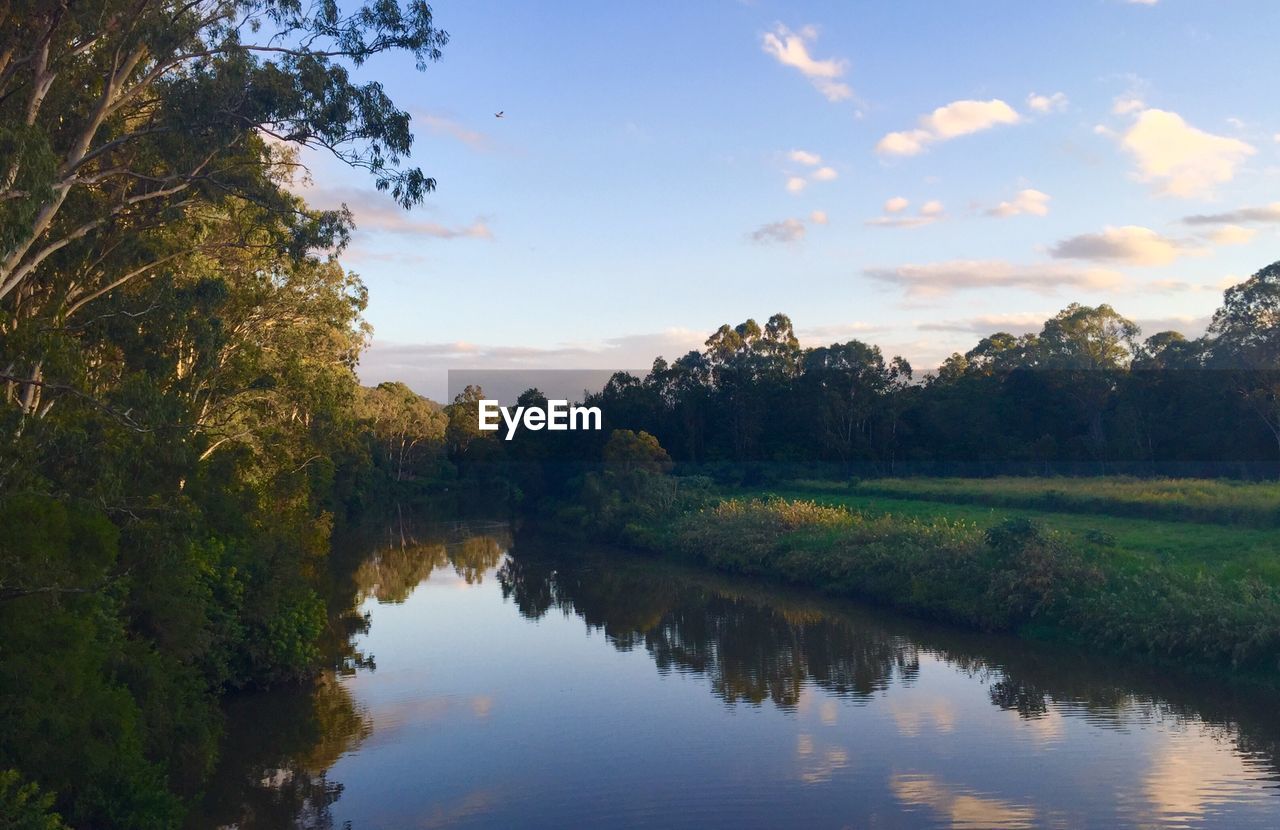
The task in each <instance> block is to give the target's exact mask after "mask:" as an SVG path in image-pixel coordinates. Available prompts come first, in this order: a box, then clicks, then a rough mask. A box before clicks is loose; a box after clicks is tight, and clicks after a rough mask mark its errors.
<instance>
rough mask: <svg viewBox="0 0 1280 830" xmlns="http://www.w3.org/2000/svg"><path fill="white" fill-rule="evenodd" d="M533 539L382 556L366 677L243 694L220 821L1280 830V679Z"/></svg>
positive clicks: (364, 603)
mask: <svg viewBox="0 0 1280 830" xmlns="http://www.w3.org/2000/svg"><path fill="white" fill-rule="evenodd" d="M517 539H518V542H516V543H513V541H512V534H511V532H510V530H509V528H508V527H507V526H505V525H503V524H501V523H494V522H473V523H467V524H459V523H442V524H434V525H420V526H418V527H415V528H413V529H412V530H410V529H408V527H407V526H406V525H405V524H404V523H396V524H395V525H394V526H393V527H392V528H390V529H388V530H384V531H382V532H381V533H380V534H374V536H373V540H372V541H371V542H368V541H367V542H366V543H364V544H363V545H361V546H357V548H356V550H355V552H354V553H352V554H351V555H352V556H353V557H356V559H357V560H358V562H357V561H355V560H353V563H352V568H351V569H350V571H351V575H350V576H349V578H348V579H347V580H346V582H343V583H342V584H341V585H339V586H338V587H339V588H342V587H343V586H345V590H338V591H336V592H335V596H337V597H338V599H336V600H335V607H334V609H333V610H334V612H335V615H334V616H335V621H336V622H335V630H334V640H335V649H338V650H339V651H340V654H341V659H340V660H339V664H340V665H339V668H338V669H336V670H335V671H333V672H332V673H330V674H328V675H326V676H325V677H324V678H322V679H321V682H319V683H318V684H317V685H316V687H315V688H313V689H307V690H297V689H294V690H276V691H270V692H264V693H258V694H254V695H244V696H241V697H239V698H237V699H235V700H233V701H231V703H230V704H229V707H228V708H229V726H228V734H227V737H226V741H225V744H224V753H223V755H224V757H223V762H222V764H221V765H220V767H219V769H218V771H217V773H216V775H215V779H214V783H213V785H212V787H211V788H210V791H209V793H208V796H207V798H206V799H205V803H204V804H203V806H202V809H201V810H200V812H199V813H198V814H197V815H196V816H195V817H194V818H193V821H192V826H193V827H196V828H212V827H238V828H241V829H242V830H249V828H278V827H305V828H330V827H332V828H352V830H375V828H395V830H401V828H433V827H532V828H540V827H546V828H553V827H554V828H562V827H563V828H567V827H575V828H576V827H699V828H702V827H735V828H738V827H806V828H823V827H831V828H841V827H855V828H861V827H877V828H890V827H973V828H994V827H1124V826H1134V827H1267V828H1274V827H1280V774H1278V770H1280V712H1278V711H1277V708H1278V707H1277V706H1276V700H1275V698H1274V697H1273V696H1271V695H1270V694H1267V693H1264V692H1260V691H1259V690H1257V689H1254V688H1248V687H1244V688H1234V687H1232V686H1229V685H1226V684H1222V685H1219V684H1216V683H1208V682H1206V681H1203V680H1194V681H1193V680H1189V679H1187V678H1181V677H1174V676H1170V675H1168V674H1167V673H1164V672H1161V671H1158V670H1155V669H1151V668H1143V667H1135V666H1132V665H1128V664H1126V663H1123V662H1119V661H1114V660H1107V659H1099V658H1096V657H1090V656H1087V655H1083V654H1079V653H1076V652H1074V651H1068V650H1064V649H1060V648H1051V647H1047V646H1042V645H1034V644H1028V643H1025V642H1020V641H1017V640H1014V639H1012V638H1007V637H1001V636H991V635H979V634H974V633H969V632H962V631H956V630H954V629H951V628H947V627H941V626H933V625H928V624H923V623H920V622H917V621H912V620H907V619H904V618H901V617H898V616H896V615H893V614H889V613H886V612H884V611H881V610H878V609H873V608H866V607H863V606H859V605H856V604H853V603H846V602H838V601H831V600H827V599H823V598H820V597H816V596H814V595H812V594H805V593H798V592H791V591H787V590H781V589H775V588H770V587H766V586H762V585H759V584H754V583H750V582H743V581H737V580H732V579H726V578H723V577H719V576H716V575H713V574H708V573H704V572H700V571H696V570H691V569H684V568H681V567H676V566H673V565H669V564H664V563H660V562H653V561H651V560H647V559H642V558H637V557H633V556H630V555H626V554H620V553H617V552H609V551H593V550H587V549H583V548H582V547H581V546H578V545H572V544H565V543H556V542H552V541H548V540H546V539H539V538H537V537H532V536H528V535H527V534H520V535H518V536H517ZM344 611H345V612H346V613H342V612H344Z"/></svg>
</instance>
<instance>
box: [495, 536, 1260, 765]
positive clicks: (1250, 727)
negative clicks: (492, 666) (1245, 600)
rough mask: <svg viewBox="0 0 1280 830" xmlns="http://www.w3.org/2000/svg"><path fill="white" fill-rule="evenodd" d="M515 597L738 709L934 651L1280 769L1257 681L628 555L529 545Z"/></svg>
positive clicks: (1102, 715) (908, 662) (863, 682)
mask: <svg viewBox="0 0 1280 830" xmlns="http://www.w3.org/2000/svg"><path fill="white" fill-rule="evenodd" d="M498 579H499V582H500V584H501V586H502V591H503V595H504V596H505V597H507V598H508V599H510V600H512V601H513V602H514V604H515V605H516V607H517V608H518V609H519V611H520V613H521V614H522V615H524V616H525V617H528V618H530V619H538V618H541V617H542V616H544V615H546V614H547V613H548V612H549V611H550V610H551V609H553V608H554V609H558V610H560V611H563V612H565V613H571V614H576V615H578V616H580V617H582V619H583V621H584V622H585V623H586V624H587V625H588V626H590V627H592V628H595V629H599V630H602V631H604V633H605V634H606V636H607V637H608V639H609V641H610V642H611V643H613V645H614V646H615V647H616V648H618V649H621V650H629V649H632V648H635V647H637V646H638V645H641V644H643V646H644V647H645V648H646V649H647V650H648V652H649V654H650V655H651V656H652V658H653V660H654V663H655V665H656V666H657V668H658V670H659V671H660V672H667V671H671V670H675V671H682V672H695V673H699V674H704V675H706V676H707V677H708V679H709V680H710V684H711V688H712V690H713V692H714V694H716V696H718V697H720V698H721V699H723V700H724V701H726V702H728V703H737V702H748V703H755V704H759V703H762V702H764V701H766V700H768V701H771V702H773V703H774V704H775V705H777V706H780V707H784V708H790V707H793V706H795V705H796V704H797V702H798V701H799V698H800V693H801V690H802V689H803V687H804V686H805V684H806V683H812V684H813V685H814V686H816V687H818V688H821V689H824V690H826V691H827V692H829V693H831V694H833V695H836V696H839V697H842V698H846V699H851V700H854V701H859V700H867V699H869V698H870V697H871V696H872V695H874V694H875V693H877V692H879V691H881V690H884V689H886V688H888V687H889V685H890V684H891V683H893V682H895V681H896V682H902V683H910V682H912V681H914V680H915V678H916V677H917V676H918V674H919V671H920V657H921V655H922V654H923V653H928V654H930V655H933V656H935V657H936V658H938V659H940V660H942V661H944V662H946V663H947V664H949V665H951V666H952V667H954V668H956V669H959V670H960V671H963V672H967V673H969V674H971V675H974V676H976V677H978V678H979V679H981V680H982V681H983V682H985V683H986V684H987V686H988V693H989V696H990V700H991V703H992V704H993V705H995V706H998V707H1000V708H1002V709H1005V710H1008V711H1010V712H1015V713H1017V715H1018V716H1019V717H1021V718H1024V719H1028V720H1035V719H1039V718H1043V717H1046V716H1048V715H1049V714H1050V712H1051V710H1052V709H1053V708H1054V707H1065V708H1066V709H1069V710H1070V711H1073V712H1076V713H1079V714H1080V716H1082V717H1084V718H1085V719H1087V721H1088V722H1089V723H1090V724H1092V725H1094V726H1096V727H1099V728H1108V727H1112V728H1117V729H1124V728H1129V727H1131V726H1132V725H1133V724H1134V723H1136V722H1141V721H1147V720H1151V719H1171V720H1177V721H1184V722H1192V721H1195V722H1200V723H1204V724H1205V725H1206V727H1207V728H1208V729H1209V731H1210V732H1213V733H1216V734H1218V735H1219V737H1220V738H1221V739H1222V740H1224V741H1227V742H1231V743H1233V744H1234V746H1235V748H1236V749H1237V750H1238V751H1239V752H1241V753H1243V754H1247V755H1250V756H1253V757H1260V758H1265V759H1266V760H1267V763H1268V764H1269V766H1270V767H1271V769H1273V770H1280V713H1278V712H1277V710H1276V708H1275V707H1274V706H1273V705H1271V703H1272V701H1273V700H1274V698H1273V697H1272V696H1271V695H1269V694H1266V693H1264V692H1260V690H1259V689H1258V688H1256V687H1250V686H1245V687H1228V686H1224V685H1218V684H1213V683H1211V682H1209V681H1208V679H1203V680H1191V679H1188V678H1187V677H1179V676H1177V675H1173V674H1170V673H1168V672H1166V671H1163V670H1161V669H1159V668H1158V667H1143V666H1135V665H1133V664H1131V663H1127V662H1123V661H1118V660H1117V661H1113V660H1106V659H1103V658H1099V657H1098V656H1097V655H1089V654H1084V653H1077V652H1073V651H1070V650H1066V649H1056V648H1050V647H1047V646H1045V645H1043V644H1034V643H1028V642H1025V641H1018V640H1015V639H1013V638H1006V637H992V636H989V635H983V634H978V633H973V632H966V631H960V630H957V629H953V628H948V627H944V626H935V625H930V624H927V623H920V622H912V621H907V620H902V619H894V622H893V623H892V629H890V627H889V626H888V625H886V623H885V619H886V615H882V614H874V613H872V612H869V611H867V610H865V609H859V608H857V607H856V606H852V605H849V604H846V603H832V602H825V601H823V600H820V599H816V598H806V597H805V596H804V595H800V594H796V593H792V592H786V591H777V590H772V589H769V588H766V587H761V586H759V585H755V584H752V583H748V582H745V581H741V580H732V579H727V578H722V577H719V576H716V575H713V574H707V573H705V572H701V571H696V572H695V571H689V570H685V569H680V568H673V567H670V566H666V565H663V564H661V563H654V562H650V561H645V560H641V559H637V558H635V557H629V556H626V555H623V554H610V555H603V556H602V555H597V554H591V553H586V554H574V555H566V554H564V553H561V552H555V551H552V550H549V549H545V548H542V547H540V546H539V543H538V542H537V541H536V540H525V539H521V541H520V544H519V545H518V546H517V548H516V550H515V551H513V554H512V555H511V556H510V557H508V558H507V559H506V560H505V561H504V562H503V564H502V567H501V568H500V569H499V571H498Z"/></svg>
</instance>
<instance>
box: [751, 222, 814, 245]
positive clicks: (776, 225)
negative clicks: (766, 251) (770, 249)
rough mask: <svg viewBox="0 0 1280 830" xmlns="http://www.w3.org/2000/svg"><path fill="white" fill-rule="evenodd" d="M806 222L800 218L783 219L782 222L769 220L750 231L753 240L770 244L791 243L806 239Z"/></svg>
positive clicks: (762, 243)
mask: <svg viewBox="0 0 1280 830" xmlns="http://www.w3.org/2000/svg"><path fill="white" fill-rule="evenodd" d="M806 230H807V228H805V225H804V222H802V221H801V220H799V219H783V220H782V221H780V222H769V223H767V224H764V225H761V226H760V227H758V228H756V229H755V230H754V231H752V232H751V233H750V238H751V241H752V242H758V243H760V244H761V245H770V244H773V243H775V242H781V243H784V244H790V243H793V242H799V241H800V240H802V239H804V234H805V231H806Z"/></svg>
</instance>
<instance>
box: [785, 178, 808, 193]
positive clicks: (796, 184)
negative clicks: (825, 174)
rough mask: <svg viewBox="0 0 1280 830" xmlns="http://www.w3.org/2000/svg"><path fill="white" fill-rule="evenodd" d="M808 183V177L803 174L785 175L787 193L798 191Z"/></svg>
mask: <svg viewBox="0 0 1280 830" xmlns="http://www.w3.org/2000/svg"><path fill="white" fill-rule="evenodd" d="M808 185H809V181H808V179H806V178H804V177H803V176H789V177H787V192H788V193H799V192H800V191H801V190H804V189H805V188H806V187H808Z"/></svg>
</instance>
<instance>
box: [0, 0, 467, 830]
mask: <svg viewBox="0 0 1280 830" xmlns="http://www.w3.org/2000/svg"><path fill="white" fill-rule="evenodd" d="M0 20H3V25H2V26H0V368H2V369H3V371H0V435H3V441H0V521H3V523H4V526H5V527H6V528H7V530H6V533H5V534H4V537H3V538H2V539H0V630H3V632H4V636H3V638H0V769H10V768H12V769H15V770H17V771H18V773H17V774H18V775H20V776H21V781H23V782H30V783H31V785H35V786H38V787H39V789H40V792H42V793H47V794H50V795H52V796H53V798H54V805H53V806H54V807H55V808H56V810H57V811H58V812H59V813H60V814H61V815H62V816H63V817H64V818H65V820H66V821H67V823H68V824H70V825H72V826H78V827H95V828H160V827H174V826H177V825H179V824H180V823H181V822H182V816H183V813H184V809H185V806H186V805H185V803H184V802H185V797H186V796H188V795H189V794H191V793H193V792H196V791H198V790H199V788H200V786H201V783H202V781H203V780H204V779H205V777H206V776H207V774H208V773H209V769H210V767H211V764H212V761H213V758H214V755H215V752H216V746H217V741H218V736H219V730H220V717H219V712H218V708H217V702H218V696H219V695H220V694H222V693H223V692H226V691H228V690H231V689H239V688H248V687H260V686H268V685H276V684H286V683H295V682H298V681H301V680H306V679H309V678H311V677H313V676H314V675H315V673H316V671H317V670H318V669H319V667H320V648H319V643H320V641H321V639H322V637H324V636H325V629H326V623H327V620H326V614H325V606H324V603H323V602H322V601H321V599H320V588H321V587H322V583H323V576H322V574H323V571H324V567H323V566H324V563H325V557H326V556H327V555H328V550H329V537H330V534H331V531H332V529H333V527H334V525H335V524H336V523H340V522H342V521H344V520H345V519H346V518H347V515H348V514H349V513H350V512H351V511H352V510H353V509H354V508H355V507H356V506H358V505H359V503H360V502H361V501H362V498H363V494H364V493H365V492H366V491H367V490H368V488H369V486H370V480H371V479H372V478H373V476H374V474H375V473H377V472H379V471H381V470H385V469H386V468H387V467H388V466H390V465H389V464H388V463H387V457H386V453H385V452H383V453H380V454H379V455H378V456H375V455H374V454H373V453H372V452H371V450H372V448H373V447H375V446H377V447H380V448H384V449H385V448H386V447H387V446H388V444H389V442H390V441H393V440H394V437H395V436H397V435H404V436H409V437H407V438H406V439H405V441H406V443H407V444H408V445H409V446H410V449H411V450H412V451H411V452H408V451H407V452H405V453H403V456H404V457H397V459H396V463H395V465H394V467H392V470H393V474H394V475H395V476H406V477H407V476H408V475H410V474H411V472H416V470H412V471H411V468H412V467H413V466H414V465H415V464H418V463H419V462H421V461H422V460H423V458H425V457H426V456H428V455H430V454H431V453H430V452H426V451H425V450H423V449H422V447H421V444H422V442H423V441H428V442H432V441H434V442H435V446H434V449H433V450H432V451H431V452H438V450H439V440H440V436H441V434H442V431H443V426H442V423H441V421H440V417H439V416H438V414H434V413H432V414H427V410H429V409H430V407H429V406H428V405H426V404H425V403H423V402H421V401H420V400H419V399H416V398H415V399H414V400H408V399H407V398H406V396H405V395H404V393H403V390H401V389H393V390H382V391H376V390H375V391H370V392H363V391H361V390H360V389H359V386H358V384H357V382H356V378H355V374H354V366H355V364H356V361H357V359H358V356H359V353H360V351H361V349H362V348H363V346H364V344H365V341H366V339H367V337H368V334H369V330H368V327H367V326H366V325H365V324H364V322H363V320H362V319H361V315H362V313H363V310H364V307H365V303H366V299H367V297H366V292H365V289H364V286H363V284H362V283H361V281H360V279H359V278H358V277H357V276H356V275H355V274H353V273H351V272H349V271H347V270H346V269H345V268H343V267H342V265H341V263H340V262H339V260H338V259H337V255H338V254H339V253H340V252H341V250H342V248H343V246H344V244H345V242H346V239H347V233H348V231H349V229H350V227H351V221H352V219H351V216H350V215H349V213H348V212H347V210H346V209H345V207H343V208H341V209H327V210H326V209H317V208H315V207H313V206H310V205H308V204H306V203H305V202H304V201H303V200H301V199H300V198H299V197H297V196H296V195H294V194H293V193H292V192H291V190H290V187H289V185H290V184H291V183H292V181H293V180H294V179H295V173H296V172H297V171H298V164H297V151H298V148H300V147H312V148H318V149H324V150H327V151H330V152H332V153H334V154H335V155H336V156H337V157H338V158H339V159H340V160H341V161H343V162H345V163H346V164H348V165H350V166H353V167H356V168H360V169H363V170H365V171H367V172H369V173H370V174H371V175H372V177H373V178H374V181H375V184H376V186H377V187H378V188H379V189H381V190H387V191H389V192H390V197H391V198H394V199H396V200H398V201H399V202H400V203H401V204H403V205H405V206H408V205H411V204H413V203H415V202H418V201H420V200H421V199H422V198H423V196H424V195H425V194H426V193H428V192H429V191H431V190H432V189H433V188H434V186H435V182H434V180H432V179H429V178H428V177H426V176H425V175H424V174H423V173H422V172H421V171H420V170H418V169H416V168H412V167H408V166H407V165H406V164H405V158H406V156H407V154H408V152H409V150H410V145H411V141H412V134H411V132H410V129H409V116H408V114H407V113H406V112H404V111H403V110H401V109H399V108H398V107H396V106H395V104H394V103H393V102H392V101H391V100H390V99H389V98H388V97H387V95H386V94H385V92H384V91H383V89H382V87H381V86H380V85H379V84H377V83H365V82H358V81H357V80H355V78H354V76H353V72H352V70H353V68H354V67H356V66H359V65H360V64H362V63H364V62H365V61H368V60H370V59H373V58H374V57H376V56H379V55H383V54H386V53H389V52H395V51H402V52H407V53H409V54H411V55H413V56H414V57H415V58H416V59H417V61H418V62H419V64H420V65H423V66H425V64H426V63H428V62H431V61H434V60H435V59H437V58H438V57H439V55H440V48H441V47H442V46H443V45H444V44H445V42H446V40H447V36H446V35H445V34H444V32H442V31H440V30H439V29H438V28H437V27H436V26H435V24H434V22H433V19H432V15H431V10H430V8H429V7H428V6H427V5H426V4H425V3H422V2H418V0H411V2H407V3H403V4H401V3H398V2H395V0H388V1H387V2H383V1H382V0H376V2H368V3H356V4H354V5H350V6H346V7H344V8H343V9H341V10H340V9H339V7H338V5H337V4H334V3H319V4H304V3H297V2H294V1H293V0H285V2H278V0H209V1H208V2H196V3H185V2H173V0H139V2H123V1H122V0H89V2H84V3H41V2H17V3H12V4H4V6H3V8H0ZM329 207H333V206H329ZM397 397H398V399H399V401H398V403H396V404H395V405H390V403H394V402H388V401H386V400H383V399H385V398H391V399H396V398H397ZM383 403H388V404H389V405H388V406H382V404H383ZM363 404H371V406H369V407H363V408H362V405H363ZM415 440H416V441H417V442H418V443H416V444H415V443H414V441H415ZM6 775H7V774H6ZM13 786H16V785H11V784H10V783H9V782H8V779H7V778H6V783H5V785H4V788H3V795H2V796H0V798H3V799H7V800H9V801H12V799H13V798H15V797H16V796H14V793H15V792H19V793H29V792H33V791H28V790H26V789H22V787H27V786H28V785H27V784H25V783H24V784H22V785H21V787H20V788H19V789H18V790H14V789H13ZM23 797H24V798H27V797H28V796H23ZM32 797H33V796H32ZM41 798H43V797H41ZM0 803H3V804H4V809H6V810H7V808H8V807H9V806H11V805H10V804H8V803H7V802H0ZM26 803H28V804H35V803H36V802H35V801H31V800H30V799H28V801H27V802H26ZM39 803H40V804H43V801H40V802H39ZM41 809H43V807H41ZM28 812H30V811H28Z"/></svg>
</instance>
